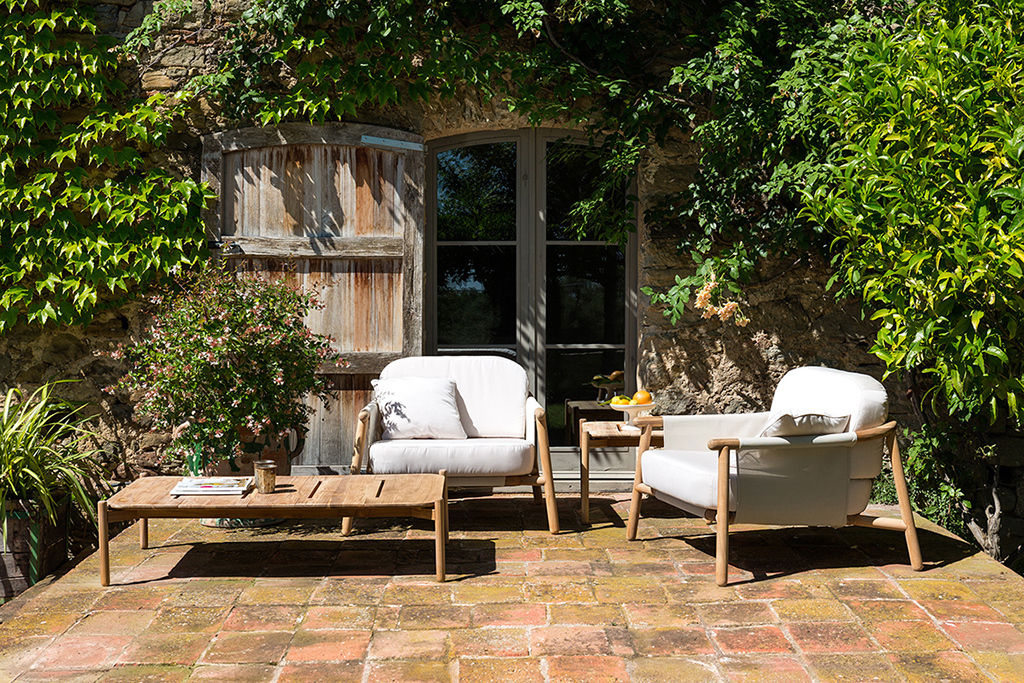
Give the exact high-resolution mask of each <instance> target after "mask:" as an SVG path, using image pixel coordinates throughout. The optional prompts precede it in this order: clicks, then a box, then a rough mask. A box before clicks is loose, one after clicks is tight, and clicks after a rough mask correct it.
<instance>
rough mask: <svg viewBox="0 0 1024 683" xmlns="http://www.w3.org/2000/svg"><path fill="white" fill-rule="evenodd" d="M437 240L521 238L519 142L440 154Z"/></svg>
mask: <svg viewBox="0 0 1024 683" xmlns="http://www.w3.org/2000/svg"><path fill="white" fill-rule="evenodd" d="M437 239H438V241H445V240H515V239H516V143H514V142H496V143H491V144H486V145H473V146H471V147H460V148H458V149H452V150H448V151H447V152H440V153H438V155H437Z"/></svg>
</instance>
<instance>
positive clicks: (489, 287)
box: [437, 246, 516, 346]
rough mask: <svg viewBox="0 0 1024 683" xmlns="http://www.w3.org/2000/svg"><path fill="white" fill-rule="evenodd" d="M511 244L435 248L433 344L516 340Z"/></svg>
mask: <svg viewBox="0 0 1024 683" xmlns="http://www.w3.org/2000/svg"><path fill="white" fill-rule="evenodd" d="M515 292H516V249H515V247H495V246H489V247H468V246H452V247H446V246H439V247H438V248H437V343H438V344H439V345H444V346H449V345H456V344H457V345H473V344H502V345H509V346H514V345H515V343H516V336H515V332H516V294H515Z"/></svg>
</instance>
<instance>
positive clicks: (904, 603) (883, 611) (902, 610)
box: [845, 599, 928, 621]
mask: <svg viewBox="0 0 1024 683" xmlns="http://www.w3.org/2000/svg"><path fill="white" fill-rule="evenodd" d="M845 603H846V605H847V607H849V608H850V610H851V611H852V612H853V613H854V614H855V615H856V616H857V617H858V618H860V619H863V620H865V621H926V620H927V619H928V615H927V614H926V613H925V611H924V610H923V609H921V607H920V606H918V605H917V603H915V602H913V601H911V600H857V599H853V600H846V601H845Z"/></svg>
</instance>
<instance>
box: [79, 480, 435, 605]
mask: <svg viewBox="0 0 1024 683" xmlns="http://www.w3.org/2000/svg"><path fill="white" fill-rule="evenodd" d="M180 480H181V477H143V478H142V479H137V480H135V481H133V482H132V483H131V484H129V485H128V486H127V487H125V488H124V489H122V490H120V491H118V492H117V493H116V494H115V495H113V496H112V497H111V498H109V499H108V500H101V501H100V502H99V504H98V505H97V509H98V513H99V527H100V529H99V530H100V583H101V584H102V585H104V586H109V585H110V530H109V526H108V525H109V524H110V522H120V521H126V520H135V519H138V520H139V547H141V548H148V547H149V525H148V522H147V520H148V519H149V518H156V517H164V518H176V519H177V518H180V519H193V518H199V517H235V518H250V519H251V518H264V517H270V518H287V519H328V518H341V517H418V518H420V519H432V520H434V536H435V558H436V565H437V580H438V581H444V573H445V557H444V548H445V542H446V541H447V540H448V485H447V480H446V477H445V473H444V472H443V471H442V472H441V473H440V474H381V475H376V474H358V475H347V476H338V475H335V476H307V477H278V478H277V486H276V488H275V490H274V492H273V493H260V492H258V491H257V490H256V489H255V488H253V489H251V490H250V491H249V492H248V493H246V494H244V495H241V496H225V495H221V496H172V495H171V494H170V492H171V489H173V488H174V485H175V484H177V483H178V482H179V481H180ZM339 535H340V531H339Z"/></svg>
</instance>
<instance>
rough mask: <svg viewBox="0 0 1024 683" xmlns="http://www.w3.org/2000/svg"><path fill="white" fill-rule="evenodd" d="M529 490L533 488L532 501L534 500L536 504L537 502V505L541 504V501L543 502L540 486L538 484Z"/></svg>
mask: <svg viewBox="0 0 1024 683" xmlns="http://www.w3.org/2000/svg"><path fill="white" fill-rule="evenodd" d="M531 488H533V499H534V500H535V501H536V502H538V503H539V502H541V501H542V500H544V487H543V486H541V485H540V484H538V485H537V486H533V487H531Z"/></svg>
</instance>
